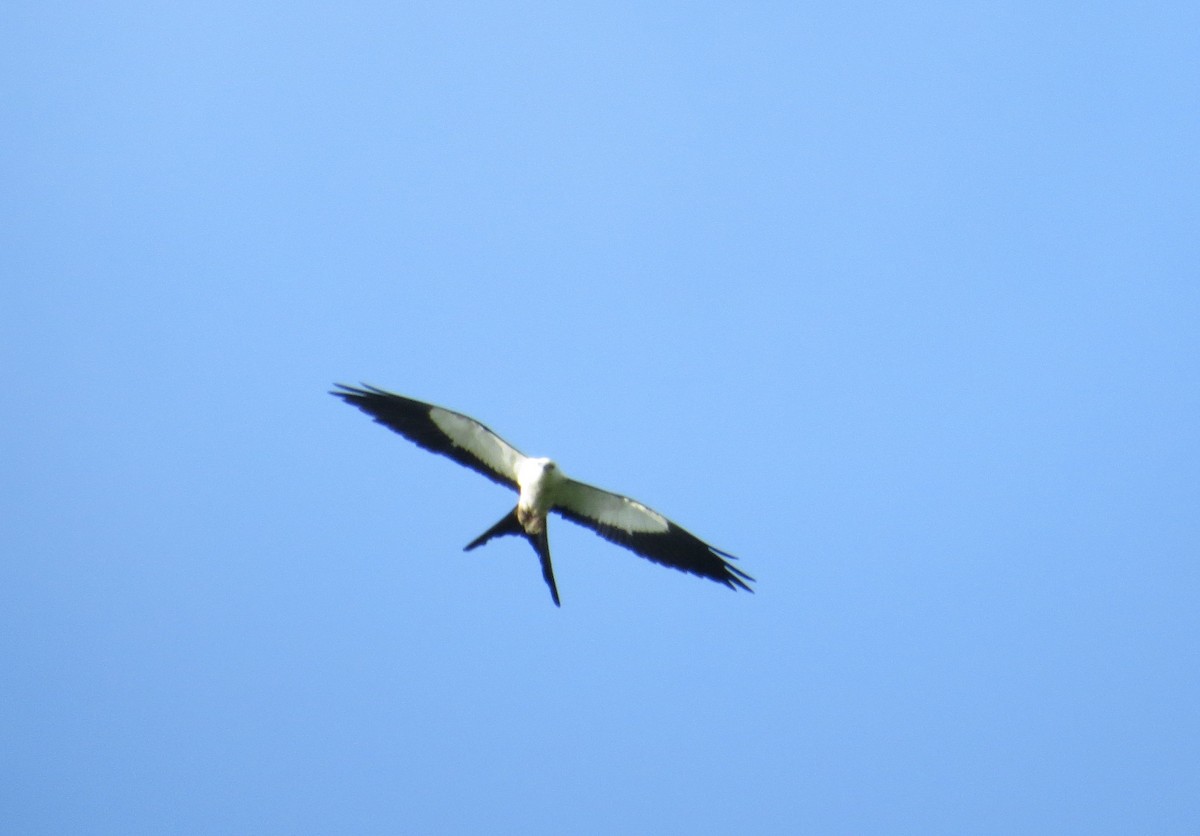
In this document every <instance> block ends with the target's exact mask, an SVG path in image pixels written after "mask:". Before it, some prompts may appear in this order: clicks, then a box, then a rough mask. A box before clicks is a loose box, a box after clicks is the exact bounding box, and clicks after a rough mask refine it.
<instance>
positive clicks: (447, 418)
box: [330, 383, 754, 606]
mask: <svg viewBox="0 0 1200 836" xmlns="http://www.w3.org/2000/svg"><path fill="white" fill-rule="evenodd" d="M334 385H335V386H336V387H337V388H336V389H334V390H333V391H331V392H330V394H331V395H334V396H336V397H339V398H341V399H342V400H343V401H345V402H346V403H348V404H350V405H351V406H354V407H357V408H358V409H361V410H362V411H363V412H365V413H366V414H368V415H370V416H371V417H372V418H374V419H375V421H376V422H378V423H380V424H383V425H384V426H385V427H387V428H388V429H391V430H395V431H396V432H398V433H400V435H402V436H404V437H405V438H407V439H408V440H409V441H412V442H414V443H416V444H417V445H418V446H420V447H424V448H425V449H426V450H429V451H430V452H433V453H439V454H441V455H443V456H446V457H447V458H450V459H453V460H454V461H456V462H458V463H459V464H461V465H463V466H465V467H469V468H471V469H472V470H474V471H476V472H477V473H481V474H483V475H484V476H486V477H487V478H489V479H491V480H492V481H493V482H496V483H498V484H501V485H505V486H507V487H509V488H512V489H513V490H515V491H517V492H518V494H519V495H520V496H519V497H518V499H517V506H516V507H515V508H513V509H512V510H511V511H509V512H508V513H507V514H505V515H504V516H503V517H502V518H501V519H500V521H499V522H497V523H496V524H495V525H493V526H492V527H491V528H489V529H488V530H487V531H485V532H483V534H480V535H479V536H478V537H476V538H475V539H474V540H472V541H471V542H470V543H468V544H467V546H466V548H465V549H464V550H465V551H470V550H471V549H474V548H477V547H479V546H482V545H483V544H484V543H486V542H488V541H489V540H491V539H492V538H494V537H502V536H504V535H507V534H519V535H521V536H523V537H525V539H526V540H528V541H529V543H530V544H531V545H532V546H533V550H534V551H535V552H537V556H538V559H539V560H540V561H541V564H542V577H543V578H545V579H546V585H547V586H549V587H550V596H551V597H552V598H553V599H554V603H555V604H556V605H558V606H562V604H561V602H560V601H559V598H558V586H557V584H555V582H554V567H553V566H552V565H551V564H550V541H549V539H548V538H547V532H546V524H547V516H548V515H549V513H550V512H551V511H553V512H555V513H558V514H561V515H562V516H564V517H566V518H567V519H568V520H571V521H572V522H576V523H579V524H580V525H582V526H585V527H587V528H590V529H592V531H595V532H596V533H597V534H599V535H600V536H601V537H603V538H604V539H606V540H608V541H610V542H613V543H616V544H617V545H620V546H624V547H625V548H627V549H629V550H630V551H632V552H634V553H635V554H639V555H641V556H642V557H645V558H649V559H650V560H653V561H654V562H655V563H660V564H662V565H663V566H670V567H672V568H674V569H679V570H681V571H683V572H691V573H692V574H693V575H699V576H700V577H702V578H709V579H710V580H714V581H716V582H717V583H721V584H724V585H725V586H727V587H729V588H730V589H734V590H736V589H739V588H740V589H745V590H747V591H749V592H753V590H752V589H750V586H749V585H748V584H747V581H753V580H754V578H752V577H750V576H749V575H747V574H746V573H745V572H743V571H742V570H741V569H738V568H737V567H736V566H734V565H733V564H732V563H730V561H731V560H733V559H735V558H734V557H733V555H731V554H728V553H727V552H723V551H721V550H720V549H717V548H714V547H712V546H710V545H708V543H705V542H704V541H703V540H701V539H700V538H698V537H696V536H695V535H694V534H692V533H690V532H688V531H685V530H684V529H682V528H680V527H679V526H677V525H676V524H675V523H673V522H671V521H670V520H668V519H667V518H666V517H664V516H663V515H662V514H660V513H658V512H657V511H654V510H651V509H650V508H647V507H646V506H645V505H643V504H642V503H640V502H638V501H636V500H633V499H630V498H629V497H627V496H621V495H620V494H615V493H609V492H608V491H604V490H601V489H600V488H594V487H592V486H591V485H585V484H584V483H583V482H576V481H575V480H574V479H570V478H568V477H566V476H565V475H563V473H562V471H561V470H559V469H558V465H557V464H555V463H554V462H553V461H551V460H550V459H546V458H532V457H530V456H526V455H524V454H523V453H521V452H520V451H518V450H517V449H516V448H515V447H513V446H512V445H511V444H509V443H508V442H507V441H505V440H504V439H502V438H501V437H500V436H498V435H496V434H495V433H494V432H492V431H491V430H489V429H488V428H487V427H485V426H484V425H483V424H481V423H479V422H478V421H476V420H475V419H474V418H469V417H467V416H466V415H463V414H461V413H459V412H453V411H451V410H449V409H444V408H442V407H440V406H434V405H433V404H428V403H423V402H422V401H417V400H413V399H412V398H406V397H403V396H401V395H395V394H392V393H391V392H385V391H384V390H382V389H376V388H375V387H374V386H366V385H364V386H362V387H361V388H359V387H354V386H345V385H343V384H341V383H337V384H334Z"/></svg>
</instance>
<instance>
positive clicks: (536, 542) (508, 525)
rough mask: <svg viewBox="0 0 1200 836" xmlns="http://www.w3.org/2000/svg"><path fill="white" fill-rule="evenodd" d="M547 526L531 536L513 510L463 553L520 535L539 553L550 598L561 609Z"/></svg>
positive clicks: (515, 510)
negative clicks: (502, 538) (503, 538)
mask: <svg viewBox="0 0 1200 836" xmlns="http://www.w3.org/2000/svg"><path fill="white" fill-rule="evenodd" d="M547 528H549V526H547V525H543V526H542V527H541V530H539V531H538V533H537V534H530V533H529V532H527V531H526V530H525V529H524V527H523V526H522V525H521V522H520V520H518V519H517V509H516V508H513V509H512V510H511V511H509V512H508V513H507V514H505V515H504V516H503V517H501V518H500V521H499V522H497V523H496V524H495V525H493V526H492V527H491V528H489V529H488V530H487V531H485V532H483V533H482V534H480V535H479V536H478V537H476V538H475V539H474V540H472V541H471V542H470V543H467V545H466V547H465V548H464V549H463V551H467V552H469V551H471V549H476V548H479V547H480V546H482V545H483V544H484V543H486V542H488V541H489V540H492V539H494V538H496V537H504V536H505V535H507V534H520V535H522V536H523V537H524V538H525V539H526V540H528V541H529V545H531V546H533V550H534V551H535V552H537V556H538V560H540V561H541V562H542V577H543V578H545V579H546V586H548V587H550V597H551V598H553V599H554V604H555V606H558V607H561V606H562V603H561V602H560V601H559V600H558V584H556V583H555V582H554V567H553V566H552V565H551V563H550V538H549V537H548V536H547V534H546V529H547Z"/></svg>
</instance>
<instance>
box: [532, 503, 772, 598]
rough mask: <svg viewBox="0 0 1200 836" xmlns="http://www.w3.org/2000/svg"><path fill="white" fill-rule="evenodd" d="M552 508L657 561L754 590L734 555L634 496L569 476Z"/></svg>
mask: <svg viewBox="0 0 1200 836" xmlns="http://www.w3.org/2000/svg"><path fill="white" fill-rule="evenodd" d="M554 510H555V511H557V512H558V513H559V514H561V515H562V516H564V517H566V518H567V519H568V520H571V521H572V522H576V523H579V524H580V525H582V526H585V527H587V528H590V529H592V531H595V532H596V533H597V534H599V535H600V536H601V537H603V538H604V539H605V540H609V541H611V542H613V543H616V544H617V545H620V546H624V547H625V548H627V549H629V550H630V551H632V552H634V553H636V554H640V555H641V556H642V557H646V558H649V559H650V560H653V561H654V562H655V563H661V564H662V565H663V566H670V567H672V568H674V569H680V570H682V571H684V572H691V573H692V574H693V575H699V576H700V577H702V578H710V579H712V580H714V581H716V582H717V583H723V584H725V585H726V586H727V587H729V588H730V589H738V588H741V589H745V590H747V591H749V592H753V591H754V590H752V589H750V586H749V585H748V584H747V583H746V582H747V581H753V580H754V578H752V577H750V576H749V575H747V574H746V573H745V572H743V571H742V570H741V569H738V568H737V567H736V566H734V565H733V564H732V563H730V562H729V561H730V560H735V559H736V558H734V557H733V555H731V554H729V553H727V552H723V551H721V550H720V549H716V548H713V547H712V546H710V545H708V543H705V542H704V541H703V540H701V539H700V538H699V537H697V536H696V535H694V534H692V533H691V532H689V531H685V530H684V529H682V528H680V527H679V526H677V525H675V523H673V522H671V521H670V520H668V519H667V518H666V517H664V516H663V515H662V514H660V513H658V512H657V511H654V510H652V509H650V508H647V507H646V506H645V505H643V504H642V503H640V502H638V501H637V500H635V499H630V498H629V497H627V496H621V495H620V494H615V493H610V492H608V491H604V490H601V489H600V488H594V487H592V486H591V485H585V484H584V483H582V482H576V481H575V480H573V479H568V480H566V481H565V482H564V483H563V484H562V485H560V486H559V489H558V501H557V502H556V503H555V506H554Z"/></svg>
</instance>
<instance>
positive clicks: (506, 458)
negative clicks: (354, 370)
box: [330, 383, 525, 490]
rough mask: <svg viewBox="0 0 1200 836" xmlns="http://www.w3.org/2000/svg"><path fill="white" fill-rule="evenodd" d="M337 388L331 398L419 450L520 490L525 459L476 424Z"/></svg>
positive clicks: (366, 389) (386, 396) (368, 391)
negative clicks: (521, 464) (519, 473)
mask: <svg viewBox="0 0 1200 836" xmlns="http://www.w3.org/2000/svg"><path fill="white" fill-rule="evenodd" d="M335 385H336V386H337V387H338V388H337V389H335V390H333V391H331V392H330V394H331V395H335V396H337V397H339V398H341V399H342V400H344V401H345V402H346V403H348V404H350V405H351V406H354V407H357V408H358V409H361V410H362V411H363V412H365V413H366V414H367V415H370V416H371V417H372V418H374V419H375V421H376V422H377V423H379V424H382V425H383V426H385V427H387V428H388V429H390V430H394V431H395V432H397V433H399V434H400V435H402V436H404V437H405V438H407V439H408V440H409V441H411V442H413V443H414V444H416V445H417V446H419V447H423V448H424V449H426V450H428V451H430V452H431V453H438V454H440V455H443V456H445V457H447V458H449V459H453V460H454V461H456V462H458V463H459V464H461V465H463V466H464V467H469V468H471V469H472V470H474V471H475V472H476V473H480V474H482V475H484V476H486V477H487V478H489V479H491V480H492V481H493V482H496V483H498V484H501V485H505V486H507V487H510V488H512V489H513V490H518V485H517V463H518V462H520V461H521V460H522V459H524V458H525V456H524V455H523V454H522V453H521V452H520V451H519V450H517V448H516V447H513V446H512V445H511V444H509V443H508V442H507V441H505V440H504V439H502V438H501V437H500V436H498V435H496V433H494V432H492V431H491V430H490V429H488V428H487V427H485V426H484V425H483V424H481V423H479V422H478V421H476V420H475V419H474V418H470V417H468V416H466V415H463V414H462V413H460V412H454V411H452V410H449V409H444V408H443V407H440V406H435V405H433V404H430V403H425V402H423V401H417V400H413V399H412V398H406V397H403V396H402V395H396V394H393V393H392V392H385V391H384V390H383V389H376V388H375V387H374V386H367V385H365V384H364V385H363V386H362V388H358V387H355V386H346V385H344V384H341V383H338V384H335Z"/></svg>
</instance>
